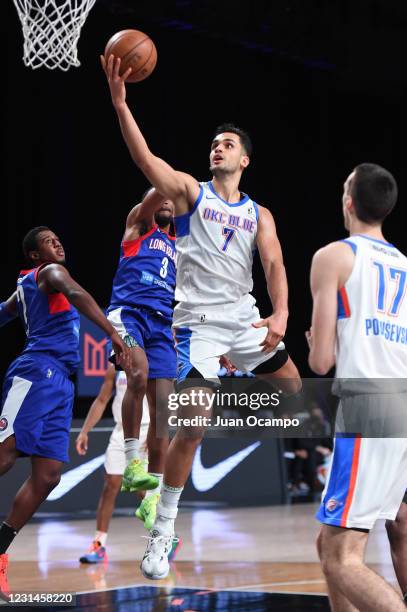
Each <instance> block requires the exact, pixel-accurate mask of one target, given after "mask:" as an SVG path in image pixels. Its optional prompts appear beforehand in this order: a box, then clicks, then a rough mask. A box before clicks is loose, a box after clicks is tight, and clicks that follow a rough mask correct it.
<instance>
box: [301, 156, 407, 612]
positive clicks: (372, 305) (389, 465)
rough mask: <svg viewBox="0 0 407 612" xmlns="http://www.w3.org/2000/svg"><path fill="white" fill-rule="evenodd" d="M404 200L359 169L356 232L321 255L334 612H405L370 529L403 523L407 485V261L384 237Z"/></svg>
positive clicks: (353, 196) (401, 534) (375, 174)
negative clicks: (382, 572) (374, 560)
mask: <svg viewBox="0 0 407 612" xmlns="http://www.w3.org/2000/svg"><path fill="white" fill-rule="evenodd" d="M396 200H397V185H396V181H395V180H394V178H393V176H392V175H391V174H390V172H388V171H387V170H385V169H384V168H382V167H380V166H378V165H376V164H360V165H358V166H356V168H355V169H354V170H353V172H352V173H351V174H350V175H349V176H348V178H347V179H346V181H345V184H344V188H343V196H342V210H343V215H344V220H345V227H346V229H347V230H348V231H349V234H350V235H349V237H348V238H346V239H345V240H340V241H337V242H332V243H330V244H328V245H327V246H325V247H323V248H322V249H320V250H319V251H318V252H317V253H316V254H315V255H314V258H313V262H312V267H311V291H312V297H313V312H312V328H311V330H310V331H309V332H307V334H306V336H307V339H308V342H309V346H310V355H309V364H310V366H311V368H312V369H313V370H314V372H316V373H317V374H327V372H328V371H329V370H330V369H331V368H332V367H333V366H334V365H335V366H336V372H335V383H334V392H335V393H336V394H337V395H338V396H339V397H340V403H339V406H338V411H337V421H336V432H335V448H334V454H333V459H332V467H331V471H330V475H329V478H328V481H327V483H326V485H325V490H324V492H323V494H322V503H321V506H320V509H319V511H318V514H317V518H318V520H319V521H321V523H322V528H321V531H320V535H319V538H318V551H319V555H320V558H321V562H322V568H323V570H324V573H325V576H326V579H327V583H328V588H329V595H330V599H331V605H332V610H335V611H336V610H338V611H339V610H341V611H342V610H343V611H344V612H345V610H346V612H348V611H349V612H352V611H355V612H356V610H370V612H383V611H387V610H388V611H389V612H398V611H400V612H401V611H402V610H405V607H404V605H403V603H402V602H401V600H400V598H399V596H398V594H397V593H396V592H395V591H394V590H393V588H392V587H391V586H390V585H389V584H386V582H385V581H384V580H383V578H382V577H380V576H379V575H378V574H376V573H375V572H373V571H372V570H371V569H370V568H368V567H367V566H366V565H365V563H364V553H365V547H366V544H367V541H368V535H369V531H370V529H372V528H373V526H374V524H375V522H376V521H377V520H378V519H387V520H390V521H392V520H394V519H395V518H396V515H397V513H398V511H399V509H400V505H401V504H402V500H403V497H404V495H405V491H406V488H407V439H406V436H405V433H404V432H405V420H406V419H405V408H406V402H407V300H406V299H405V297H406V285H407V282H406V281H407V258H406V257H405V255H403V254H402V253H401V252H400V251H399V250H398V249H397V248H396V247H395V246H394V245H393V244H391V243H389V242H388V241H387V240H386V239H385V238H384V236H383V231H382V224H383V221H384V220H385V218H386V217H387V215H388V214H390V213H391V211H392V209H393V207H394V206H395V204H396ZM403 516H404V509H403V508H402V509H401V510H400V515H399V517H398V519H399V520H398V525H396V526H394V527H395V528H394V529H393V530H392V531H391V532H390V533H391V545H392V553H393V561H394V563H395V567H396V572H397V576H398V578H399V581H400V587H401V588H402V590H403V592H404V593H405V592H406V586H407V582H406V578H405V576H406V575H407V574H406V561H407V557H406V554H405V551H406V530H405V527H404V529H403ZM404 520H405V519H404ZM388 528H390V529H391V526H390V525H388Z"/></svg>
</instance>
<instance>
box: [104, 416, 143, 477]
mask: <svg viewBox="0 0 407 612" xmlns="http://www.w3.org/2000/svg"><path fill="white" fill-rule="evenodd" d="M147 433H148V422H147V423H145V422H144V423H143V422H142V423H141V426H140V438H139V440H140V459H143V460H146V461H147V460H148V452H147ZM125 467H126V457H125V454H124V435H123V426H122V424H121V423H116V427H115V428H114V429H113V431H112V433H111V436H110V439H109V444H108V447H107V449H106V453H105V470H106V473H107V474H117V475H119V476H123V472H124V470H125Z"/></svg>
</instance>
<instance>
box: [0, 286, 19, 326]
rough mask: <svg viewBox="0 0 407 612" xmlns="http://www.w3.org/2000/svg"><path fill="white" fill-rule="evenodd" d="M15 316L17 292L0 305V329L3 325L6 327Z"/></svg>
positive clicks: (16, 314) (16, 312)
mask: <svg viewBox="0 0 407 612" xmlns="http://www.w3.org/2000/svg"><path fill="white" fill-rule="evenodd" d="M17 316H18V311H17V292H16V291H15V292H14V293H13V295H11V296H10V297H9V298H8V300H6V301H5V302H1V303H0V327H3V325H6V324H7V323H9V321H12V320H13V319H15V318H16V317H17Z"/></svg>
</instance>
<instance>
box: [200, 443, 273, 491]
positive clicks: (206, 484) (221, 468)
mask: <svg viewBox="0 0 407 612" xmlns="http://www.w3.org/2000/svg"><path fill="white" fill-rule="evenodd" d="M260 444H261V442H254V444H250V446H247V447H246V448H244V449H243V450H241V451H239V452H237V453H235V454H234V455H231V456H230V457H227V458H226V459H224V460H223V461H220V462H219V463H216V464H215V465H212V466H211V467H208V468H207V467H204V466H203V465H202V459H201V446H199V447H198V449H197V451H196V453H195V457H194V461H193V464H192V472H191V479H192V484H193V485H194V487H195V489H196V490H197V491H200V492H201V493H204V492H205V491H209V490H210V489H213V487H214V486H215V485H217V484H218V482H220V481H221V480H222V479H223V478H225V476H227V475H228V474H229V472H231V471H232V470H234V469H235V467H237V466H238V465H239V463H241V462H242V461H243V460H244V459H246V457H247V456H248V455H250V454H251V453H252V452H253V451H254V450H256V448H257V447H258V446H260Z"/></svg>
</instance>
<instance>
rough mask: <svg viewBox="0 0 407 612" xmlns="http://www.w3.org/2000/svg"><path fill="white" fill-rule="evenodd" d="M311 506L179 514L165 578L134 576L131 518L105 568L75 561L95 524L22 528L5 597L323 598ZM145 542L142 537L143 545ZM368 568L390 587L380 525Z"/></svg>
mask: <svg viewBox="0 0 407 612" xmlns="http://www.w3.org/2000/svg"><path fill="white" fill-rule="evenodd" d="M316 508H317V506H316V505H314V504H299V505H293V506H273V507H256V508H217V509H195V510H191V509H189V510H188V509H185V510H182V511H181V512H180V514H179V518H178V520H177V532H178V533H179V535H180V536H181V538H182V540H183V545H182V547H181V549H180V552H179V554H178V556H177V559H176V561H175V562H174V563H173V564H172V567H171V572H170V575H169V576H168V578H166V579H165V580H162V581H156V582H151V581H149V580H146V579H145V578H143V576H142V575H141V572H140V570H139V563H140V558H141V557H142V554H143V552H144V549H145V546H146V542H147V540H146V539H145V536H146V533H145V532H144V531H143V527H142V525H141V523H139V521H138V520H137V519H135V518H133V517H132V516H130V515H129V516H115V517H113V519H112V523H111V528H110V533H109V538H108V541H107V551H108V562H107V563H104V564H98V565H81V564H80V563H79V561H78V559H79V556H81V555H82V554H83V553H84V552H85V550H86V549H87V548H88V546H89V543H90V540H91V539H92V536H93V533H94V527H95V524H94V520H89V519H86V520H74V519H73V520H60V519H53V518H48V519H47V520H42V521H35V522H33V523H31V524H29V525H28V526H27V527H26V528H25V529H24V531H22V532H21V533H20V534H19V536H18V537H17V538H16V539H15V541H14V543H13V545H12V547H11V548H10V550H9V554H10V569H9V582H10V588H11V590H12V591H17V592H19V591H24V592H26V591H36V592H38V591H42V592H43V591H52V592H56V591H70V592H77V593H89V592H102V591H108V590H112V589H117V588H125V587H134V586H146V587H147V586H148V587H151V586H155V587H160V588H161V589H164V592H165V590H166V589H167V590H168V589H169V590H171V589H174V588H184V587H187V588H191V589H200V590H205V589H207V590H210V591H233V592H237V591H240V592H250V591H252V592H257V593H258V592H264V593H304V594H305V593H306V594H319V595H325V594H326V585H325V581H324V578H323V576H322V573H321V570H320V567H319V564H318V559H317V555H316V551H315V546H314V541H315V537H316V534H317V531H318V523H317V522H316V521H315V520H314V513H315V510H316ZM143 536H144V537H143ZM367 562H368V563H369V565H371V566H372V567H373V568H374V569H375V570H376V571H377V572H378V573H380V574H381V575H383V576H384V577H385V578H386V579H387V580H389V581H390V582H391V583H392V584H394V585H395V588H396V580H395V577H394V573H393V569H392V565H391V559H390V554H389V546H388V541H387V537H386V533H385V530H384V525H383V524H382V523H380V524H379V525H378V526H377V527H376V528H375V529H374V531H373V532H372V535H371V538H370V542H369V545H368V549H367Z"/></svg>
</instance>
